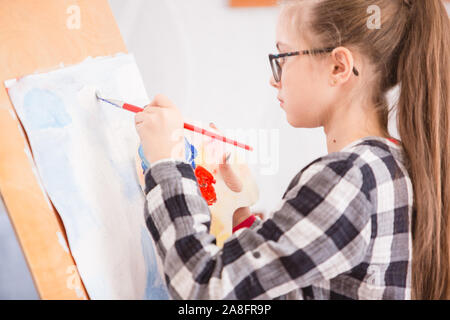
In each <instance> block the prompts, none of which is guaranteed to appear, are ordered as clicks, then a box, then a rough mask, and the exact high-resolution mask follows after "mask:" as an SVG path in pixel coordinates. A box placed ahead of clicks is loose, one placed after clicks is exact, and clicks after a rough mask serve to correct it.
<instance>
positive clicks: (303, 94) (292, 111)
mask: <svg viewBox="0 0 450 320" xmlns="http://www.w3.org/2000/svg"><path fill="white" fill-rule="evenodd" d="M283 80H284V82H283V88H282V90H283V98H284V106H283V109H284V111H285V112H286V118H287V120H288V122H289V123H290V124H291V125H292V126H294V127H303V128H315V127H318V126H320V125H321V123H322V118H323V114H324V112H325V109H326V108H325V107H324V106H325V105H327V103H326V102H325V100H326V95H327V94H326V92H325V91H326V88H325V87H324V86H323V85H322V81H320V80H319V79H317V78H315V77H312V76H311V74H309V75H307V74H306V73H305V72H303V73H302V72H301V71H299V72H297V73H296V74H293V73H286V77H285V79H283Z"/></svg>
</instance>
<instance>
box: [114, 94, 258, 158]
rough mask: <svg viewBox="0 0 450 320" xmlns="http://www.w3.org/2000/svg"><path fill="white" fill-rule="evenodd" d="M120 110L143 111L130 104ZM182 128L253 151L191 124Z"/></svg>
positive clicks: (241, 144)
mask: <svg viewBox="0 0 450 320" xmlns="http://www.w3.org/2000/svg"><path fill="white" fill-rule="evenodd" d="M122 108H123V109H125V110H128V111H131V112H134V113H138V112H142V111H144V109H142V108H140V107H136V106H134V105H132V104H128V103H124V104H123V106H122ZM184 128H185V129H187V130H191V131H194V132H198V133H201V134H202V135H205V136H208V137H211V138H213V139H216V140H219V141H223V142H225V143H229V144H232V145H234V146H236V147H239V148H243V149H245V150H248V151H253V148H252V147H250V146H248V145H246V144H243V143H240V142H237V141H235V140H232V139H228V138H226V137H224V136H221V135H218V134H216V133H214V132H211V131H207V130H205V129H202V128H199V127H196V126H194V125H192V124H189V123H185V124H184Z"/></svg>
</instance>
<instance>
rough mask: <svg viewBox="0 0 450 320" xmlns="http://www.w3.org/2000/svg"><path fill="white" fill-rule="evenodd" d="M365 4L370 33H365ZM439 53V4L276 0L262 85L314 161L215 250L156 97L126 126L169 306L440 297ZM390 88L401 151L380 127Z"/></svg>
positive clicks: (445, 43)
mask: <svg viewBox="0 0 450 320" xmlns="http://www.w3.org/2000/svg"><path fill="white" fill-rule="evenodd" d="M374 5H375V6H376V7H375V8H379V10H380V14H381V26H380V28H371V27H370V24H368V23H367V21H368V19H370V14H368V12H370V10H368V9H369V6H372V8H374V7H373V6H374ZM449 45H450V23H449V19H448V16H447V13H446V11H445V8H444V6H443V4H442V2H441V0H426V1H424V0H370V1H366V0H319V1H301V0H291V1H285V2H284V3H283V4H282V10H281V13H280V16H279V20H278V26H277V48H278V50H279V51H280V54H278V55H271V56H270V62H271V66H272V69H273V78H272V79H271V85H272V86H273V87H275V88H276V89H277V91H278V99H279V100H280V102H281V107H282V108H283V110H284V111H285V113H286V117H287V121H288V122H289V123H290V124H291V125H292V126H294V127H303V128H305V127H308V128H311V127H319V126H323V127H324V130H325V133H326V137H327V147H328V155H326V156H323V157H321V158H319V159H316V160H315V161H313V162H312V163H310V164H309V165H308V166H306V167H305V168H303V169H302V170H301V171H300V172H299V173H298V174H297V176H296V177H294V179H293V180H292V182H291V184H290V185H289V187H288V189H287V190H286V192H285V194H284V196H283V199H282V201H281V203H280V205H279V209H278V210H276V211H275V212H274V213H273V215H272V217H271V218H270V219H267V220H266V221H260V220H259V219H254V218H252V216H250V218H248V216H249V213H248V210H240V212H238V213H237V214H238V215H240V217H239V219H237V221H243V220H245V221H253V222H252V224H251V226H250V227H249V228H241V229H239V231H237V232H235V233H234V234H233V236H232V237H230V238H229V239H228V240H227V241H226V242H225V244H224V247H223V248H222V249H219V248H218V247H217V246H216V245H215V239H214V236H212V235H210V234H209V232H208V231H209V226H210V213H209V210H208V206H207V204H206V202H205V201H204V200H203V198H202V197H201V195H200V193H199V189H198V186H197V182H196V180H195V176H194V174H193V171H192V167H191V166H190V165H189V164H187V163H185V162H184V161H182V160H183V159H184V157H183V155H177V156H174V154H172V150H173V149H174V148H176V145H177V143H178V142H177V141H172V139H171V137H172V134H173V132H174V131H175V130H182V129H181V128H182V127H183V120H182V117H181V114H180V112H179V110H178V109H177V108H176V107H175V106H174V105H173V104H172V103H171V102H170V101H169V100H168V99H167V98H165V97H163V96H157V97H156V98H155V100H154V101H153V102H152V103H151V104H150V106H151V107H148V108H146V109H145V111H144V112H142V113H140V114H138V115H137V116H136V126H137V130H138V133H139V135H140V138H141V141H142V144H143V147H144V152H145V154H146V156H147V158H148V159H149V160H150V162H151V163H152V165H151V167H150V169H149V170H148V171H147V172H146V176H145V178H146V195H147V203H146V208H145V216H146V221H147V226H148V229H149V231H150V233H151V235H152V236H153V239H154V240H155V242H156V244H157V248H158V253H159V255H160V256H161V258H162V260H163V261H164V267H165V274H166V282H167V286H168V289H169V291H170V294H171V296H172V297H173V298H175V299H193V298H197V299H273V298H280V299H286V298H287V299H410V298H415V299H444V298H447V297H448V287H449V286H448V283H449V280H450V279H449V259H450V257H449V252H448V250H449V241H450V239H449V233H448V227H449V225H448V222H449V213H450V208H449V203H450V201H449V200H450V163H449V160H450V150H449V146H450V132H449V130H450V128H449V123H450V105H449V103H450V97H449V86H450V48H449ZM397 84H401V93H400V98H399V101H398V106H397V108H398V110H397V112H398V130H399V133H400V137H401V142H400V141H396V140H394V139H392V138H390V136H389V134H388V130H387V123H388V106H387V101H386V98H385V96H386V93H387V92H388V90H390V89H391V88H393V87H394V86H396V85H397ZM246 218H248V219H246ZM245 221H244V222H245Z"/></svg>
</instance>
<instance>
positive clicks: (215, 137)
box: [184, 123, 253, 151]
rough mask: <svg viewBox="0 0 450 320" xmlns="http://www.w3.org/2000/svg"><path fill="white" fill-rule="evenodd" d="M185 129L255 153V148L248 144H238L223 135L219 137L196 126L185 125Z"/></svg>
mask: <svg viewBox="0 0 450 320" xmlns="http://www.w3.org/2000/svg"><path fill="white" fill-rule="evenodd" d="M184 128H185V129H187V130H191V131H194V132H198V133H201V134H203V135H205V136H208V137H211V138H213V139H216V140H220V141H223V142H225V143H229V144H232V145H234V146H236V147H240V148H243V149H245V150H248V151H253V148H252V147H250V146H248V145H246V144H243V143H240V142H237V141H235V140H232V139H228V138H226V137H224V136H221V135H218V134H216V133H214V132H211V131H208V130H205V129H202V128H199V127H196V126H194V125H192V124H189V123H185V124H184Z"/></svg>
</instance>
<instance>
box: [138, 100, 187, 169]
mask: <svg viewBox="0 0 450 320" xmlns="http://www.w3.org/2000/svg"><path fill="white" fill-rule="evenodd" d="M135 124H136V130H137V132H138V134H139V137H140V139H141V144H142V148H143V150H144V155H145V157H146V158H147V159H148V161H149V162H150V163H154V162H156V161H158V160H162V159H169V158H171V159H175V160H181V161H184V157H185V155H184V152H185V151H184V148H185V146H184V131H183V127H184V123H183V117H182V116H181V112H180V110H179V109H178V108H177V107H176V106H175V104H173V103H172V102H171V101H170V100H169V99H168V98H167V97H166V96H164V95H160V94H159V95H157V96H156V97H155V98H154V100H153V101H152V102H150V104H148V105H147V106H146V107H145V108H144V111H142V112H139V113H137V114H136V116H135Z"/></svg>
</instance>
